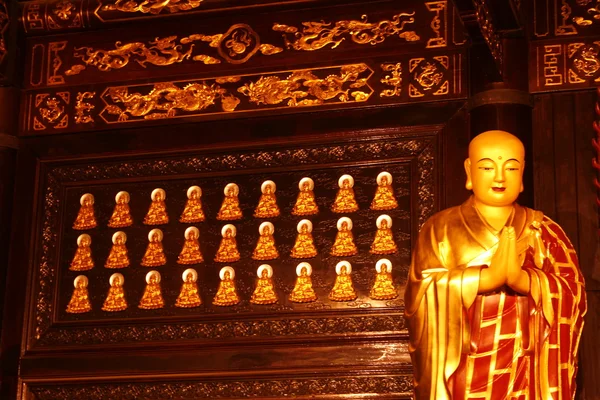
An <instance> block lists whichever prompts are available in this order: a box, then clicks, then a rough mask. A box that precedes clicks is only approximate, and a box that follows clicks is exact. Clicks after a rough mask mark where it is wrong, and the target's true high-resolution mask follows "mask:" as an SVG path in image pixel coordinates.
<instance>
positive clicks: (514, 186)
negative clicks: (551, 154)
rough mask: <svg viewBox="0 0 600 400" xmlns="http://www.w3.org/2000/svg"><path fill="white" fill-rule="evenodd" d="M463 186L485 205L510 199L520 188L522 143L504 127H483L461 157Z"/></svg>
mask: <svg viewBox="0 0 600 400" xmlns="http://www.w3.org/2000/svg"><path fill="white" fill-rule="evenodd" d="M464 165H465V171H466V172H467V183H466V185H465V186H466V188H467V189H468V190H472V191H473V195H474V197H475V200H476V201H478V202H480V203H483V204H485V205H488V206H496V207H503V206H508V205H511V204H512V203H514V202H515V201H516V200H517V197H519V193H521V192H522V191H523V169H524V168H525V147H524V146H523V143H522V142H521V141H520V140H519V139H518V138H517V137H516V136H514V135H512V134H510V133H508V132H505V131H497V130H496V131H487V132H483V133H482V134H480V135H478V136H476V137H475V138H474V139H473V140H471V143H469V158H467V159H466V160H465V163H464Z"/></svg>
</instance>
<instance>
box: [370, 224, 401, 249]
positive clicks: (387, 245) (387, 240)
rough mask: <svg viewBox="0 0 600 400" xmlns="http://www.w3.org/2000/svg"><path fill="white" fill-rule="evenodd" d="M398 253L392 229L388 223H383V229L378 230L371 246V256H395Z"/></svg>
mask: <svg viewBox="0 0 600 400" xmlns="http://www.w3.org/2000/svg"><path fill="white" fill-rule="evenodd" d="M397 251H398V247H396V242H394V236H393V234H392V229H391V228H389V227H388V225H387V221H386V220H382V221H381V228H379V229H377V233H376V234H375V239H374V240H373V244H372V245H371V254H394V253H395V252H397Z"/></svg>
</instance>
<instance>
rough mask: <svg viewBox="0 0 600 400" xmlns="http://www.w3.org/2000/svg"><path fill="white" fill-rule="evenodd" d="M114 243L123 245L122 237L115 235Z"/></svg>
mask: <svg viewBox="0 0 600 400" xmlns="http://www.w3.org/2000/svg"><path fill="white" fill-rule="evenodd" d="M115 242H117V244H123V243H124V239H123V235H117V238H116V239H115Z"/></svg>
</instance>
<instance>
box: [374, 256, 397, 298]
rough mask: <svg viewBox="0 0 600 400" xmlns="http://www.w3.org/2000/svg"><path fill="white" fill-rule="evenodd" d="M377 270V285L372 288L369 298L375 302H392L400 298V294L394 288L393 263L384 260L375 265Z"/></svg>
mask: <svg viewBox="0 0 600 400" xmlns="http://www.w3.org/2000/svg"><path fill="white" fill-rule="evenodd" d="M375 270H376V271H377V276H376V277H375V283H374V284H373V287H372V288H371V292H370V293H369V297H370V298H372V299H373V300H392V299H395V298H396V297H398V292H396V288H395V287H394V280H393V279H392V263H391V262H390V260H388V259H385V258H382V259H381V260H379V261H377V264H375Z"/></svg>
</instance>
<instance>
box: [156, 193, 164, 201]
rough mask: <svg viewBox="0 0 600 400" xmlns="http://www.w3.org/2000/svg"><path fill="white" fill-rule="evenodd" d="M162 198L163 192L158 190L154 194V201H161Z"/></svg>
mask: <svg viewBox="0 0 600 400" xmlns="http://www.w3.org/2000/svg"><path fill="white" fill-rule="evenodd" d="M162 199H163V198H162V193H161V192H157V193H156V195H155V196H154V201H161V200H162Z"/></svg>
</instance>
